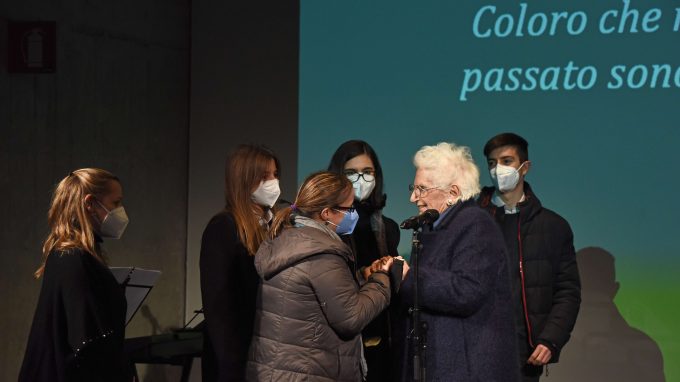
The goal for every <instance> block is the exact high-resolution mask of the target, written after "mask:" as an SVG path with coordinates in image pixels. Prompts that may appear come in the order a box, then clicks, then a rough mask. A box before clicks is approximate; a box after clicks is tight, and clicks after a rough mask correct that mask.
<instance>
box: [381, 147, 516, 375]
mask: <svg viewBox="0 0 680 382" xmlns="http://www.w3.org/2000/svg"><path fill="white" fill-rule="evenodd" d="M413 163H414V165H415V167H416V174H415V179H414V181H413V184H412V185H411V186H410V190H411V202H413V203H415V204H416V206H417V207H418V210H419V211H420V212H423V211H425V210H428V209H435V210H437V211H439V213H440V215H439V218H438V219H437V220H436V221H435V222H434V224H433V225H432V227H431V228H430V227H424V228H423V232H422V233H421V234H420V242H421V244H422V248H421V250H420V256H419V261H418V266H419V277H418V283H419V284H418V288H419V305H420V308H421V313H420V319H421V321H424V322H425V323H426V324H427V333H426V336H425V338H426V350H425V368H426V380H428V381H485V382H488V381H503V382H513V381H517V380H518V375H517V367H516V365H515V360H516V359H517V349H516V344H515V340H514V338H515V337H514V328H513V322H514V321H513V318H512V315H513V310H512V305H511V301H510V284H509V276H508V267H507V263H506V256H505V244H504V241H503V236H502V234H501V232H500V231H499V229H498V226H497V225H496V223H495V222H494V221H493V220H492V219H491V217H490V216H489V215H488V214H487V213H486V212H484V211H483V210H482V209H480V208H479V207H477V206H476V204H475V201H474V198H475V196H476V195H477V194H479V191H480V187H479V170H478V169H477V166H476V165H475V164H474V161H473V160H472V156H471V154H470V149H469V148H467V147H462V146H457V145H455V144H452V143H439V144H437V145H435V146H424V147H423V148H421V149H420V150H419V151H418V152H417V153H416V154H415V156H414V158H413ZM413 278H414V277H413V273H409V274H408V275H407V276H406V279H405V280H404V282H403V284H402V286H401V296H400V313H401V315H400V318H401V319H400V320H399V322H398V327H397V329H396V330H397V331H398V332H397V333H395V336H393V338H394V340H395V341H400V342H401V344H400V345H401V346H399V347H398V348H399V349H400V350H401V352H400V358H399V359H397V362H396V364H397V365H399V368H400V369H401V370H400V371H401V378H400V379H401V380H402V381H405V380H411V378H412V377H413V375H414V374H413V361H412V360H413V346H412V344H409V343H408V341H407V339H406V337H407V334H408V333H410V331H411V329H412V328H410V325H411V323H410V316H409V313H408V312H409V309H408V308H409V307H411V306H412V302H413V295H414V288H413V287H414V280H413Z"/></svg>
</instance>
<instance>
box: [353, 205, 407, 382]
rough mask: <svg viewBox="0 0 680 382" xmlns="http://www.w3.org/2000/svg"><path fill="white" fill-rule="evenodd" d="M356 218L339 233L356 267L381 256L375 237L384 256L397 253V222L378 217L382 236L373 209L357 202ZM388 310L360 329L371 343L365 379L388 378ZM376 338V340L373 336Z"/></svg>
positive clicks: (378, 379) (396, 254)
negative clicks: (346, 230) (346, 231)
mask: <svg viewBox="0 0 680 382" xmlns="http://www.w3.org/2000/svg"><path fill="white" fill-rule="evenodd" d="M357 211H358V213H359V221H358V222H357V225H356V227H355V228H354V232H353V233H352V235H348V236H342V239H343V241H345V242H346V243H348V244H349V245H350V246H351V247H352V250H353V252H354V255H355V257H356V266H357V268H362V267H369V266H370V265H371V263H373V261H375V260H377V259H379V258H381V257H382V254H381V253H380V246H379V245H378V240H379V237H380V238H381V239H382V240H384V248H385V250H386V255H390V256H398V255H399V253H398V250H397V247H398V246H399V226H398V225H397V223H396V222H395V221H394V220H392V219H390V218H388V217H386V216H380V220H381V222H382V230H383V232H384V237H382V236H381V235H380V234H379V233H378V232H377V230H375V228H374V227H373V226H375V222H374V221H372V220H374V219H375V216H374V215H373V214H374V213H375V209H373V208H371V207H369V206H368V205H367V204H366V203H359V204H358V205H357ZM388 313H389V312H388V310H387V309H386V310H384V311H383V312H382V313H381V314H380V315H379V316H378V317H376V318H375V320H373V321H371V323H370V324H368V326H366V328H365V329H364V330H363V331H362V332H361V334H362V336H363V340H364V341H365V342H366V341H369V343H370V344H371V345H372V346H370V347H367V348H366V349H365V352H364V355H365V357H366V363H367V364H368V376H367V381H368V382H376V381H392V380H393V377H392V364H391V360H392V358H393V354H392V349H391V346H390V326H391V322H390V316H389V314H388ZM378 338H379V339H380V340H379V341H380V342H377V341H376V339H378Z"/></svg>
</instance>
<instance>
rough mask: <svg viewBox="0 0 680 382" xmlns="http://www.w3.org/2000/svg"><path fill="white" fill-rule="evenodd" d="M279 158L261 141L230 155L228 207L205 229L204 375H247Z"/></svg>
mask: <svg viewBox="0 0 680 382" xmlns="http://www.w3.org/2000/svg"><path fill="white" fill-rule="evenodd" d="M279 171H280V165H279V160H278V159H277V157H276V156H275V155H274V153H273V152H272V151H271V150H269V149H267V148H265V147H262V146H256V145H241V146H239V147H238V148H236V149H235V150H234V151H233V152H232V153H231V154H230V155H229V157H228V159H227V163H226V169H225V208H224V210H222V211H221V212H220V213H218V214H217V215H215V216H214V217H213V218H212V219H211V220H210V222H209V223H208V225H207V227H206V228H205V230H204V232H203V239H202V242H201V255H200V273H201V296H202V299H203V311H204V315H205V339H204V351H203V363H202V368H203V370H202V371H203V373H202V376H203V380H204V381H243V380H244V378H245V366H246V360H247V352H248V346H249V344H250V338H251V335H252V332H253V320H254V316H255V295H256V292H257V285H258V280H259V277H258V276H257V273H256V272H255V267H254V265H253V255H254V254H255V252H257V249H258V248H259V246H260V243H262V241H263V240H264V239H265V238H266V236H267V231H268V229H269V223H270V221H271V219H272V217H273V214H272V211H271V208H272V207H273V206H274V203H275V202H276V200H277V199H278V197H279V194H280V190H279V180H278V178H279Z"/></svg>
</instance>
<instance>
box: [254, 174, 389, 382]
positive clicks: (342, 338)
mask: <svg viewBox="0 0 680 382" xmlns="http://www.w3.org/2000/svg"><path fill="white" fill-rule="evenodd" d="M353 202H354V193H353V189H352V184H351V183H350V182H349V181H348V180H347V177H345V176H343V175H341V174H334V173H330V172H319V173H315V174H312V175H310V176H309V177H308V178H307V179H306V180H305V181H304V183H303V184H302V187H301V188H300V191H299V192H298V195H297V197H296V199H295V203H293V204H292V205H291V206H290V207H289V208H285V209H283V210H281V211H279V212H278V213H277V215H276V217H275V218H274V223H273V225H272V228H271V230H270V233H271V236H272V238H271V239H269V240H267V241H265V242H264V243H262V245H261V246H260V248H259V250H258V251H257V253H256V254H255V268H256V269H257V272H258V274H259V275H260V277H261V278H262V283H261V285H260V287H259V288H260V289H259V291H258V296H257V311H256V316H255V328H254V334H253V339H252V342H251V345H250V350H249V357H248V367H247V379H248V380H249V381H303V380H304V381H353V382H355V381H360V380H361V379H362V377H363V375H364V373H365V366H364V365H365V363H364V362H363V357H362V346H361V335H360V334H361V331H362V329H363V328H364V326H366V325H367V324H368V323H369V322H371V321H372V320H373V319H374V318H375V317H376V316H377V315H378V314H379V313H380V312H381V311H382V310H383V309H384V308H385V307H386V306H387V305H388V304H389V302H390V284H389V283H390V281H389V277H388V274H387V272H388V271H389V268H390V266H391V265H392V258H390V257H385V258H382V259H379V260H376V262H375V264H374V266H373V267H372V268H373V269H375V270H376V271H375V272H373V273H372V274H371V275H370V276H369V278H368V281H367V282H366V283H364V284H363V285H361V286H359V283H358V282H357V279H356V272H355V269H354V268H355V266H354V257H353V255H352V252H351V250H350V248H349V247H348V246H347V245H346V244H345V243H343V242H342V240H340V237H339V236H338V235H346V234H350V233H351V232H352V230H353V229H354V225H355V224H356V222H357V220H358V215H357V212H356V211H355V210H354V207H353V205H352V203H353Z"/></svg>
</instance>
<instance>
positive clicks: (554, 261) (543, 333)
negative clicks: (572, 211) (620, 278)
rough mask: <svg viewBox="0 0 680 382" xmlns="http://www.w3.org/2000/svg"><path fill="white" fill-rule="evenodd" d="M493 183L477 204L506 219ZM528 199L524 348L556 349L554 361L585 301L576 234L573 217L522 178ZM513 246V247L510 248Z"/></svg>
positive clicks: (523, 214)
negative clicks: (554, 207) (496, 201)
mask: <svg viewBox="0 0 680 382" xmlns="http://www.w3.org/2000/svg"><path fill="white" fill-rule="evenodd" d="M493 193H494V188H492V187H485V188H484V189H483V190H482V193H481V195H480V197H479V199H478V203H479V205H480V206H481V207H482V208H484V209H486V210H487V211H488V212H489V213H491V215H493V216H494V217H495V219H496V221H497V222H498V223H499V224H501V225H502V224H503V221H504V217H505V208H504V207H496V206H495V205H494V204H493V203H491V197H492V196H493ZM524 195H525V200H524V201H523V202H521V203H519V204H518V205H517V207H518V208H519V225H518V228H517V230H518V231H516V232H518V234H519V238H520V240H519V242H518V246H519V248H518V251H519V259H520V263H521V267H522V269H523V271H524V272H523V273H524V275H523V276H524V277H523V281H522V277H517V280H518V282H520V283H521V284H520V288H521V290H522V292H523V294H524V296H525V298H524V299H523V301H522V308H523V311H524V320H525V325H524V326H525V328H526V331H527V333H526V335H523V337H524V338H527V340H528V341H527V343H521V344H519V345H520V353H524V354H525V355H527V353H528V354H530V353H531V349H533V348H534V347H535V346H536V345H537V344H543V345H545V346H547V347H548V348H549V349H550V351H551V352H552V358H551V360H550V362H557V361H558V360H559V355H560V351H561V350H562V347H563V346H564V344H566V343H567V341H568V340H569V336H570V333H571V331H572V329H573V328H574V324H575V322H576V316H577V315H578V310H579V305H580V303H581V283H580V281H579V274H578V267H577V265H576V256H575V254H574V244H573V241H574V238H573V234H572V232H571V228H570V227H569V223H567V221H566V220H564V219H563V218H562V217H561V216H560V215H558V214H556V213H555V212H553V211H551V210H549V209H547V208H543V206H542V205H541V202H540V201H539V200H538V198H537V197H536V195H535V194H534V193H533V191H532V190H531V187H530V186H529V184H528V183H526V182H525V183H524ZM510 250H512V249H510ZM510 272H515V273H516V274H520V275H521V273H520V267H519V266H518V265H515V264H511V265H510Z"/></svg>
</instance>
